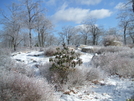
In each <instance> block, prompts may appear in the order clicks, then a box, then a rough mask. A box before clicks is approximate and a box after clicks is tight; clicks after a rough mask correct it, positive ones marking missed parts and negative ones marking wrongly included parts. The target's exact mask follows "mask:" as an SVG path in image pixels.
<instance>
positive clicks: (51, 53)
mask: <svg viewBox="0 0 134 101" xmlns="http://www.w3.org/2000/svg"><path fill="white" fill-rule="evenodd" d="M55 53H56V47H49V48H47V49H46V50H45V52H44V54H45V56H54V54H55Z"/></svg>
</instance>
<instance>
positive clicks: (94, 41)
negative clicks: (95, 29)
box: [93, 35, 96, 45]
mask: <svg viewBox="0 0 134 101" xmlns="http://www.w3.org/2000/svg"><path fill="white" fill-rule="evenodd" d="M93 45H96V35H93Z"/></svg>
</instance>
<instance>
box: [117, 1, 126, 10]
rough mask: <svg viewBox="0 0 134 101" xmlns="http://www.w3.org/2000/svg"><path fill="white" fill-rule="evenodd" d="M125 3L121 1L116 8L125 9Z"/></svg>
mask: <svg viewBox="0 0 134 101" xmlns="http://www.w3.org/2000/svg"><path fill="white" fill-rule="evenodd" d="M125 7H126V6H125V4H124V3H122V2H120V3H118V4H117V5H116V6H115V7H114V8H115V9H125Z"/></svg>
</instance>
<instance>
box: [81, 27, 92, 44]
mask: <svg viewBox="0 0 134 101" xmlns="http://www.w3.org/2000/svg"><path fill="white" fill-rule="evenodd" d="M79 31H80V33H81V36H82V38H83V41H84V44H85V45H87V44H88V37H89V34H90V27H89V25H87V24H83V25H81V26H80V27H79Z"/></svg>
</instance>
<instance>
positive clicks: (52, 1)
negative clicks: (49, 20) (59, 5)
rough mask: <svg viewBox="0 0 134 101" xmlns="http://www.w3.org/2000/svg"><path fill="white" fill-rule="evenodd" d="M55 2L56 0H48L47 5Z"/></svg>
mask: <svg viewBox="0 0 134 101" xmlns="http://www.w3.org/2000/svg"><path fill="white" fill-rule="evenodd" d="M55 4H56V1H55V0H49V1H48V2H47V5H55Z"/></svg>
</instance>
